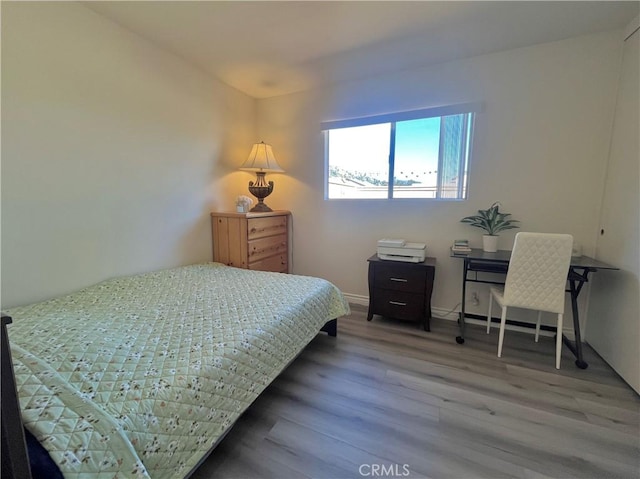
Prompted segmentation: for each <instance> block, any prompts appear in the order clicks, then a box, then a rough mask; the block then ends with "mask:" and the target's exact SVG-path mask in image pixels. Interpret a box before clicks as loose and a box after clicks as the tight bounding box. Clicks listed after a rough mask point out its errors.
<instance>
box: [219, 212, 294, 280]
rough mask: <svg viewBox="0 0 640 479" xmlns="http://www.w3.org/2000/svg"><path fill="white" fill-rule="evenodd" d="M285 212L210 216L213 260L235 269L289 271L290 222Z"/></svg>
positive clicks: (288, 214) (288, 213) (287, 213)
mask: <svg viewBox="0 0 640 479" xmlns="http://www.w3.org/2000/svg"><path fill="white" fill-rule="evenodd" d="M290 215H291V213H290V212H289V211H284V210H276V211H271V212H269V213H211V229H212V234H213V260H214V261H217V262H219V263H224V264H226V265H229V266H235V267H236V268H245V269H253V270H261V271H276V272H279V273H288V272H289V221H290Z"/></svg>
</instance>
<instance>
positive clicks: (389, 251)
mask: <svg viewBox="0 0 640 479" xmlns="http://www.w3.org/2000/svg"><path fill="white" fill-rule="evenodd" d="M426 254H427V245H425V244H424V243H409V242H407V241H406V240H403V239H393V238H384V239H381V240H378V258H380V259H382V260H388V261H404V262H407V263H422V262H423V261H424V259H425V257H426Z"/></svg>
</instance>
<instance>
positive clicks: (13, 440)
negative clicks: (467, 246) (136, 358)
mask: <svg viewBox="0 0 640 479" xmlns="http://www.w3.org/2000/svg"><path fill="white" fill-rule="evenodd" d="M0 314H1V313H0ZM10 323H11V318H10V317H9V316H5V315H4V314H2V327H1V333H2V338H1V340H2V358H1V360H2V363H1V364H0V366H1V368H2V384H1V385H0V387H1V388H2V402H1V404H2V449H1V451H0V455H2V477H3V478H7V479H31V469H30V466H29V458H28V454H27V444H26V440H25V435H24V428H23V425H22V419H21V418H20V404H19V402H18V392H17V390H16V382H15V376H14V374H13V364H12V362H11V350H10V348H9V338H8V335H7V324H10ZM320 331H323V332H326V333H327V334H328V335H329V336H333V337H336V336H337V334H338V320H337V319H332V320H330V321H327V322H326V323H325V325H324V326H322V328H320ZM294 361H295V359H294ZM289 364H290V363H289ZM232 428H233V425H232V426H231V427H229V428H228V429H227V431H226V432H225V433H224V434H223V435H222V436H220V438H218V440H217V441H216V443H215V444H214V445H213V446H212V447H211V449H210V450H209V451H208V452H207V454H205V455H204V457H203V458H202V459H201V460H200V461H199V462H198V464H197V465H196V466H195V467H194V468H193V469H192V470H191V471H190V472H189V473H188V474H187V475H186V476H185V477H189V476H191V475H192V474H193V473H194V472H195V471H196V470H197V469H198V467H200V465H201V464H202V463H203V462H204V461H205V460H206V459H207V458H208V457H209V455H210V454H211V453H212V452H213V450H214V449H215V448H216V447H217V446H218V444H220V442H222V440H223V439H224V438H225V437H226V435H227V433H228V432H229V431H230V430H231V429H232Z"/></svg>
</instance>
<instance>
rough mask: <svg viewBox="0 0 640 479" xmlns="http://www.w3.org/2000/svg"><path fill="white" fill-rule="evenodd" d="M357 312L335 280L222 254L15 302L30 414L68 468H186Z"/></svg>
mask: <svg viewBox="0 0 640 479" xmlns="http://www.w3.org/2000/svg"><path fill="white" fill-rule="evenodd" d="M348 312H349V306H348V303H347V302H346V301H345V299H344V297H343V296H342V294H341V293H340V291H339V290H338V289H337V288H336V287H335V286H333V285H332V284H331V283H329V282H327V281H325V280H322V279H319V278H313V277H306V276H295V275H286V274H280V273H269V272H261V271H248V270H243V269H237V268H231V267H227V266H224V265H221V264H218V263H209V264H201V265H192V266H186V267H180V268H175V269H169V270H164V271H159V272H153V273H147V274H142V275H136V276H130V277H123V278H117V279H113V280H109V281H106V282H103V283H100V284H97V285H95V286H91V287H89V288H86V289H83V290H81V291H79V292H77V293H73V294H70V295H67V296H64V297H60V298H56V299H52V300H50V301H45V302H42V303H37V304H33V305H29V306H24V307H19V308H14V309H11V310H9V311H7V312H6V313H7V314H8V315H10V316H11V317H12V318H13V324H11V325H10V326H9V328H8V332H9V339H10V342H11V351H12V356H13V362H14V369H15V374H16V385H17V389H18V396H19V400H20V405H21V410H22V419H23V422H24V425H25V428H26V429H27V430H28V431H30V432H31V433H32V434H33V435H34V436H35V437H36V438H37V439H38V441H39V442H40V443H41V444H42V445H43V446H44V447H45V448H46V449H47V451H48V452H49V454H50V455H51V457H52V458H53V460H54V461H55V462H56V463H57V464H58V467H59V468H60V470H61V471H62V473H63V474H64V476H65V477H67V478H73V477H80V476H84V475H86V474H91V477H92V478H93V477H95V478H101V477H105V478H106V477H109V478H112V477H115V476H116V475H118V476H123V477H154V478H155V477H162V478H165V477H166V478H177V477H184V476H185V475H186V474H188V473H189V472H190V471H191V470H192V469H193V468H194V467H195V466H196V465H197V464H198V463H199V461H200V460H201V459H202V457H203V456H205V455H206V454H207V453H208V451H209V450H210V449H211V447H212V446H213V445H214V444H215V443H216V441H217V440H218V438H220V437H221V436H222V435H223V434H224V433H225V432H226V431H227V430H228V429H229V428H230V427H231V426H232V425H233V423H234V421H235V420H236V419H237V418H238V417H239V415H240V414H242V412H243V411H244V410H245V409H246V408H247V407H248V406H249V405H250V404H251V403H252V402H253V401H254V400H255V398H256V397H257V396H258V395H259V394H260V393H261V392H262V391H263V390H264V389H265V388H266V387H267V386H268V385H269V383H270V382H271V381H272V380H273V379H274V378H275V377H276V376H277V375H278V374H279V373H280V372H281V371H282V370H283V369H284V368H285V367H286V366H287V365H288V364H289V363H290V362H291V361H292V360H293V359H294V358H295V357H296V355H297V354H299V352H300V351H301V350H302V349H303V348H304V347H305V346H306V345H307V344H308V343H309V341H310V340H311V339H312V338H313V337H314V336H315V335H316V334H317V332H318V330H319V329H320V328H321V327H322V325H324V324H325V323H326V322H327V321H328V320H331V319H334V318H337V317H340V316H342V315H345V314H348Z"/></svg>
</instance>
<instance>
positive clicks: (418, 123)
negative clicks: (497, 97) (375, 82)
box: [322, 103, 480, 199]
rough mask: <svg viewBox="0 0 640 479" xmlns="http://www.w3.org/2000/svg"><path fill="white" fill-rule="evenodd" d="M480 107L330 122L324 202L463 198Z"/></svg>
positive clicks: (327, 133) (326, 148)
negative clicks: (476, 116) (474, 128)
mask: <svg viewBox="0 0 640 479" xmlns="http://www.w3.org/2000/svg"><path fill="white" fill-rule="evenodd" d="M479 109H480V105H479V104H475V103H474V104H464V105H453V106H449V107H440V108H431V109H427V110H415V111H409V112H402V113H393V114H389V115H380V116H375V117H368V118H356V119H352V120H341V121H332V122H325V123H323V124H322V129H323V131H324V134H325V162H326V164H325V167H326V184H325V197H326V198H328V199H354V198H366V199H375V198H436V199H464V198H466V196H467V177H468V175H467V168H468V164H469V156H470V149H471V138H472V131H473V122H474V117H475V112H477V111H479Z"/></svg>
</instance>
